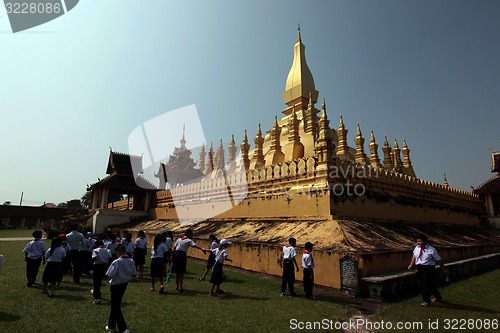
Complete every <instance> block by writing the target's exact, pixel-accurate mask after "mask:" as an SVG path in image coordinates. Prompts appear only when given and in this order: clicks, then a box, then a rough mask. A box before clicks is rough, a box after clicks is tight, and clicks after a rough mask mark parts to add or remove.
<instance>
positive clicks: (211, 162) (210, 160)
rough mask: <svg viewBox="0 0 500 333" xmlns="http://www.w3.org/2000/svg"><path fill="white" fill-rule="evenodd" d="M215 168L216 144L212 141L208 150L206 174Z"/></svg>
mask: <svg viewBox="0 0 500 333" xmlns="http://www.w3.org/2000/svg"><path fill="white" fill-rule="evenodd" d="M213 170H214V144H213V142H210V149H209V150H208V164H207V168H206V169H205V174H209V173H211V172H212V171H213Z"/></svg>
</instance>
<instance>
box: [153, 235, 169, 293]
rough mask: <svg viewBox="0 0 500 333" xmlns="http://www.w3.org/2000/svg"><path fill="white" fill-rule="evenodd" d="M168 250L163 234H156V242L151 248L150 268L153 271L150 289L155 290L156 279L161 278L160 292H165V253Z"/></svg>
mask: <svg viewBox="0 0 500 333" xmlns="http://www.w3.org/2000/svg"><path fill="white" fill-rule="evenodd" d="M165 252H167V247H166V246H165V244H163V237H162V235H156V236H155V238H154V244H153V247H152V248H151V266H150V268H149V270H150V272H151V288H150V289H149V291H155V279H156V278H158V279H159V280H160V294H163V289H164V287H163V277H164V271H163V255H164V254H165Z"/></svg>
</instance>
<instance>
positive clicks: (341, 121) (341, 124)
mask: <svg viewBox="0 0 500 333" xmlns="http://www.w3.org/2000/svg"><path fill="white" fill-rule="evenodd" d="M340 127H344V120H343V119H342V114H340V123H339V128H340Z"/></svg>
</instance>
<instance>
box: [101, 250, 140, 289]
mask: <svg viewBox="0 0 500 333" xmlns="http://www.w3.org/2000/svg"><path fill="white" fill-rule="evenodd" d="M136 274H137V271H136V270H135V262H134V260H132V259H131V258H129V257H128V256H126V255H124V256H121V257H120V258H118V259H116V260H114V261H113V262H112V263H111V265H110V266H109V268H108V271H107V272H106V275H107V276H109V277H110V278H111V280H109V283H111V284H112V285H117V284H123V283H127V282H129V281H130V280H131V279H132V276H134V275H136Z"/></svg>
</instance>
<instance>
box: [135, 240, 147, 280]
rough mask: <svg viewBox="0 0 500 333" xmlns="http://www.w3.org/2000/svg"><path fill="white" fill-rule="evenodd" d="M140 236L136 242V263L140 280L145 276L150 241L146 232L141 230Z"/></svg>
mask: <svg viewBox="0 0 500 333" xmlns="http://www.w3.org/2000/svg"><path fill="white" fill-rule="evenodd" d="M138 236H139V237H137V239H136V240H135V251H134V262H135V266H136V269H137V270H138V271H139V279H142V278H143V276H144V264H145V263H146V254H147V249H148V239H147V238H146V232H145V231H144V230H140V231H139V234H138Z"/></svg>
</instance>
